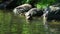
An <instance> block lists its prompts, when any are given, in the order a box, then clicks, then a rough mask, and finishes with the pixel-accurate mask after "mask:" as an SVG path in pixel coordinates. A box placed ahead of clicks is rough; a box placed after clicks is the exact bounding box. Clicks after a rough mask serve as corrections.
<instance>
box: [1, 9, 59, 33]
mask: <svg viewBox="0 0 60 34" xmlns="http://www.w3.org/2000/svg"><path fill="white" fill-rule="evenodd" d="M48 23H49V25H50V26H49V30H48V29H47V28H45V27H44V21H43V17H41V18H37V17H36V18H34V19H33V20H32V21H30V22H27V21H26V19H25V17H24V16H14V15H13V13H12V11H10V10H0V34H47V33H46V32H48V33H49V34H57V33H58V34H59V33H60V31H57V28H59V24H60V22H58V23H59V24H58V23H57V22H48ZM57 24H58V25H57ZM53 25H54V26H53ZM56 25H57V26H56Z"/></svg>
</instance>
